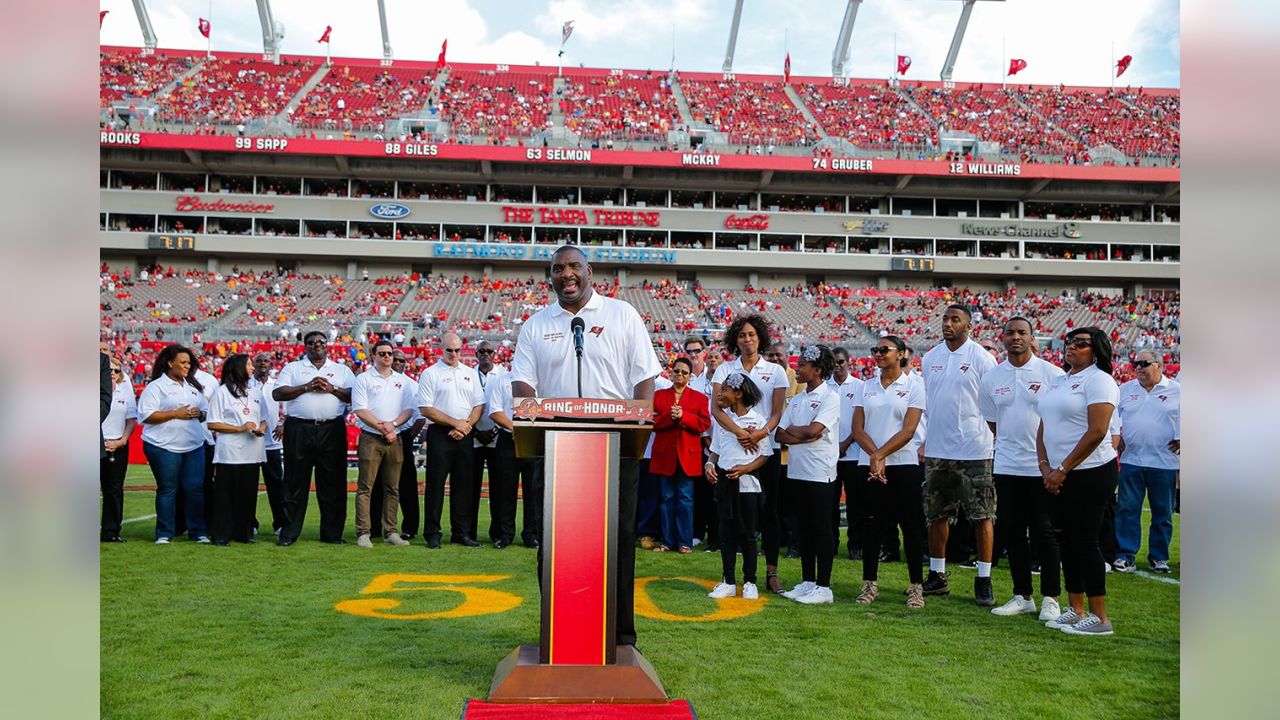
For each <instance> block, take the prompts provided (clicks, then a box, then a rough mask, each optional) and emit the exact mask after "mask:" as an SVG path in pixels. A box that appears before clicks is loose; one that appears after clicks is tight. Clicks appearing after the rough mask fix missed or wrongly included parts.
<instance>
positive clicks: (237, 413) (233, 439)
mask: <svg viewBox="0 0 1280 720" xmlns="http://www.w3.org/2000/svg"><path fill="white" fill-rule="evenodd" d="M266 414H267V413H266V407H265V406H264V404H263V402H262V388H261V386H259V385H252V386H251V385H250V383H249V356H248V355H244V354H236V355H232V356H231V357H229V358H227V361H226V362H225V363H223V364H222V384H221V385H220V386H219V387H218V389H217V391H216V392H214V394H213V401H212V402H211V403H210V405H209V423H208V425H209V430H211V431H213V432H214V433H215V435H214V446H213V492H214V495H215V500H214V503H213V528H212V529H213V544H214V545H224V546H225V545H230V544H231V541H232V540H235V541H236V542H242V543H251V542H254V540H253V520H254V510H255V509H256V506H257V500H258V471H259V469H260V468H261V465H262V463H264V462H266V461H267V450H266V438H265V435H266V432H267V420H266Z"/></svg>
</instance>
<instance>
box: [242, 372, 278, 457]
mask: <svg viewBox="0 0 1280 720" xmlns="http://www.w3.org/2000/svg"><path fill="white" fill-rule="evenodd" d="M277 384H278V383H276V381H275V378H272V377H268V378H267V381H266V382H261V383H260V382H258V381H257V379H256V378H249V385H251V386H252V385H257V386H258V391H259V392H261V393H262V409H263V412H264V413H265V417H266V420H267V434H266V436H265V437H263V441H264V443H263V444H264V446H265V448H266V449H267V450H279V449H281V448H283V447H284V443H283V442H281V441H279V440H277V439H276V437H275V432H276V427H278V426H279V425H280V403H278V402H276V401H275V400H274V399H272V397H271V391H272V390H275V388H276V385H277Z"/></svg>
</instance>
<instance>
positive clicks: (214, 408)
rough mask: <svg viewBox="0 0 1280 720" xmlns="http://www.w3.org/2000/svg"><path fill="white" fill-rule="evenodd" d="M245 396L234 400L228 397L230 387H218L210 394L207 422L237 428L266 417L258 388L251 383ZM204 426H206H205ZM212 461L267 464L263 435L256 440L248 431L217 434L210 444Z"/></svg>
mask: <svg viewBox="0 0 1280 720" xmlns="http://www.w3.org/2000/svg"><path fill="white" fill-rule="evenodd" d="M248 390H249V392H248V395H247V396H246V397H242V398H238V397H235V396H234V395H232V394H231V388H229V387H227V386H226V385H220V386H219V387H218V389H217V390H215V391H214V393H213V400H212V401H211V402H210V403H209V417H208V419H207V423H223V424H224V425H235V426H237V427H238V426H241V425H244V424H245V423H247V422H251V423H254V424H255V425H256V424H257V423H260V422H262V421H263V420H264V419H265V418H266V407H265V406H264V405H263V404H262V388H261V386H259V385H257V384H256V383H251V384H250V385H249V388H248ZM207 423H206V424H207ZM213 461H214V462H215V463H218V464H221V465H258V464H261V463H264V462H266V461H267V450H266V436H265V435H264V436H262V437H258V436H257V435H255V434H253V433H251V432H242V433H225V432H221V433H218V435H217V440H216V442H214V444H213Z"/></svg>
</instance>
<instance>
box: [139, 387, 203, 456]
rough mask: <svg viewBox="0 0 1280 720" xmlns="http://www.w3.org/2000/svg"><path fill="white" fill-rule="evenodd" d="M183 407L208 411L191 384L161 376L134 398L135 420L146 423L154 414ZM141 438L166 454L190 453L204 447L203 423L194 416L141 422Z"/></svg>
mask: <svg viewBox="0 0 1280 720" xmlns="http://www.w3.org/2000/svg"><path fill="white" fill-rule="evenodd" d="M183 405H190V406H192V407H195V408H199V409H200V410H203V411H204V412H206V413H207V412H209V401H207V400H205V399H204V394H203V393H201V392H200V391H199V390H197V389H196V388H195V386H194V385H191V384H190V383H187V382H185V381H184V382H178V381H176V380H174V379H173V378H171V377H169V376H168V375H161V376H160V377H158V378H156V379H155V380H152V381H151V382H150V383H148V384H147V386H146V387H145V388H143V390H142V395H141V396H139V397H138V419H139V420H146V419H147V418H149V417H151V416H152V415H153V414H154V413H156V412H162V411H167V410H177V409H178V408H180V407H182V406H183ZM142 439H143V441H144V442H148V443H151V444H152V445H155V446H156V447H158V448H161V449H163V450H168V451H169V452H175V453H185V452H191V451H192V450H195V449H197V448H200V447H203V446H204V423H202V422H200V418H198V417H195V418H190V419H175V420H169V421H166V422H162V423H155V424H149V423H143V425H142Z"/></svg>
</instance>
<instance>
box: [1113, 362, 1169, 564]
mask: <svg viewBox="0 0 1280 720" xmlns="http://www.w3.org/2000/svg"><path fill="white" fill-rule="evenodd" d="M1133 367H1134V368H1135V369H1136V370H1137V371H1138V377H1136V378H1134V379H1133V380H1130V381H1129V382H1127V383H1125V384H1123V385H1121V386H1120V405H1119V407H1118V408H1117V414H1118V415H1119V416H1120V436H1121V448H1120V460H1121V465H1120V476H1119V479H1120V497H1119V500H1118V502H1117V506H1116V544H1117V546H1118V547H1117V553H1116V557H1115V568H1116V570H1119V571H1120V572H1129V571H1132V570H1133V568H1134V561H1135V559H1136V556H1137V554H1138V546H1139V545H1140V544H1141V543H1142V500H1143V496H1144V495H1145V496H1146V498H1147V500H1148V502H1149V503H1150V505H1151V527H1150V530H1149V532H1148V536H1147V561H1148V562H1149V563H1150V565H1151V569H1152V570H1154V571H1156V572H1158V573H1167V572H1169V542H1170V540H1172V538H1173V498H1174V492H1175V486H1176V484H1177V477H1178V468H1179V459H1178V453H1179V450H1180V448H1181V445H1182V428H1181V422H1180V414H1181V410H1182V386H1181V385H1180V384H1179V383H1177V382H1176V381H1173V380H1170V379H1169V378H1167V377H1165V376H1164V372H1163V367H1164V366H1163V365H1162V364H1161V362H1160V360H1159V358H1157V357H1156V355H1155V353H1153V352H1151V351H1150V350H1143V351H1142V352H1140V353H1138V355H1137V357H1136V359H1135V360H1134V361H1133Z"/></svg>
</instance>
